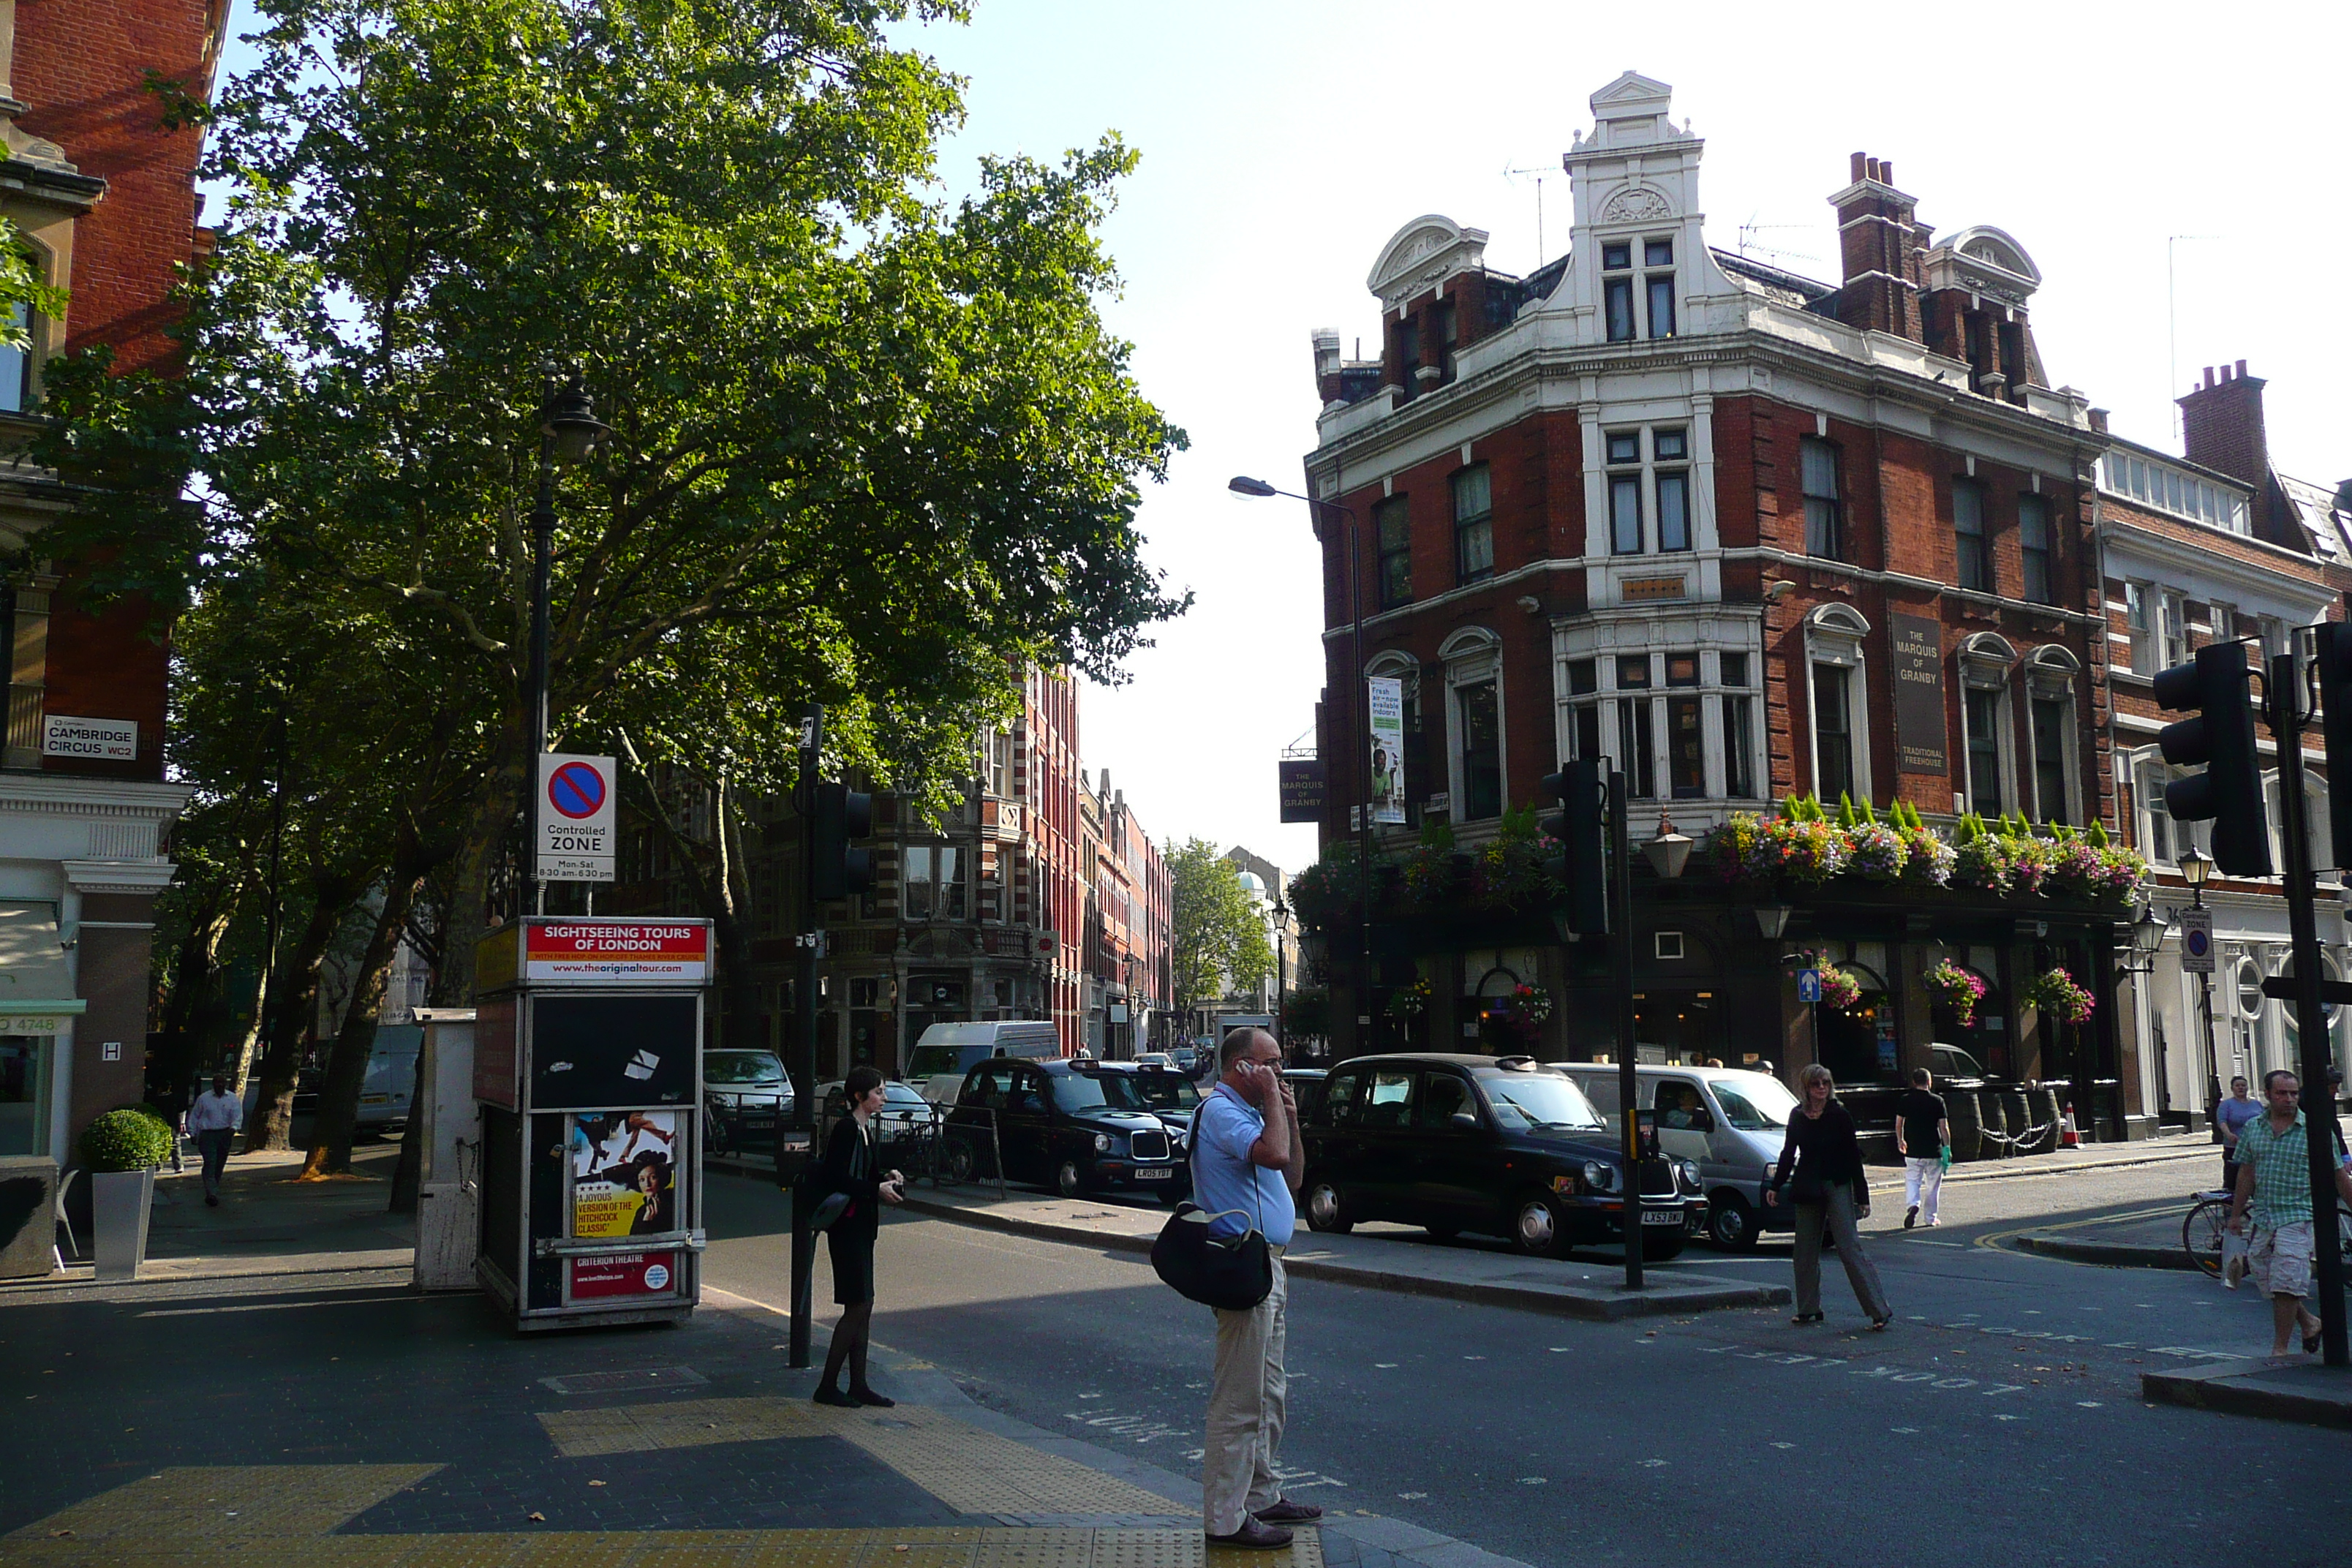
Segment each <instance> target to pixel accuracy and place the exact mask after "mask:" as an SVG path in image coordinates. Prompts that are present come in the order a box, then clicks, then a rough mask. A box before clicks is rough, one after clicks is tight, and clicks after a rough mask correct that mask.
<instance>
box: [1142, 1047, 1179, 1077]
mask: <svg viewBox="0 0 2352 1568" xmlns="http://www.w3.org/2000/svg"><path fill="white" fill-rule="evenodd" d="M1135 1065H1136V1066H1137V1067H1139V1068H1167V1069H1168V1070H1169V1071H1170V1072H1174V1071H1175V1070H1176V1058H1174V1057H1172V1056H1171V1055H1169V1054H1168V1053H1167V1052H1166V1051H1146V1052H1144V1053H1143V1054H1142V1055H1141V1056H1139V1057H1138V1058H1135Z"/></svg>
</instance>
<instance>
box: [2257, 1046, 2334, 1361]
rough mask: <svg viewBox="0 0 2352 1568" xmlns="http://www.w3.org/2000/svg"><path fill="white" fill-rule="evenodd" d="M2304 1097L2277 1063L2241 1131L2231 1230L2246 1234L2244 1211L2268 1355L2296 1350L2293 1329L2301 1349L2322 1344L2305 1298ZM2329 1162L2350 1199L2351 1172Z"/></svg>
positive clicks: (2307, 1157) (2308, 1230)
mask: <svg viewBox="0 0 2352 1568" xmlns="http://www.w3.org/2000/svg"><path fill="white" fill-rule="evenodd" d="M2302 1098H2303V1085H2302V1083H2301V1081H2300V1080H2298V1079H2296V1077H2295V1076H2294V1074H2293V1073H2291V1072H2288V1071H2286V1070H2285V1069H2284V1068H2280V1069H2278V1070H2276V1071H2273V1072H2268V1073H2265V1074H2263V1100H2265V1101H2266V1102H2267V1103H2268V1107H2269V1110H2270V1114H2269V1115H2267V1116H2263V1117H2258V1118H2256V1119H2255V1120H2254V1121H2249V1122H2247V1123H2246V1125H2245V1129H2244V1131H2241V1132H2240V1133H2239V1134H2238V1149H2237V1161H2238V1193H2237V1198H2236V1200H2235V1201H2234V1202H2233V1203H2231V1205H2230V1229H2231V1231H2232V1232H2234V1233H2236V1234H2238V1235H2243V1234H2245V1229H2246V1217H2247V1215H2249V1214H2250V1213H2251V1214H2252V1216H2253V1221H2254V1235H2253V1240H2252V1242H2251V1243H2250V1244H2249V1245H2248V1247H2247V1248H2246V1263H2247V1267H2248V1268H2250V1269H2252V1273H2253V1276H2254V1288H2255V1289H2258V1290H2260V1291H2261V1292H2262V1293H2263V1295H2265V1296H2268V1297H2269V1298H2270V1299H2271V1354H2272V1355H2273V1356H2284V1355H2290V1354H2293V1353H2294V1347H2293V1344H2292V1338H2291V1337H2292V1336H2293V1334H2294V1331H2296V1330H2298V1329H2300V1330H2301V1331H2302V1335H2303V1348H2304V1350H2305V1352H2306V1353H2308V1352H2312V1351H2315V1350H2317V1349H2318V1348H2319V1320H2318V1319H2317V1318H2315V1317H2313V1316H2312V1315H2311V1312H2310V1310H2309V1309H2307V1308H2306V1307H2305V1306H2304V1304H2303V1303H2304V1300H2305V1298H2306V1297H2308V1296H2309V1295H2310V1294H2311V1257H2312V1211H2311V1145H2310V1142H2309V1139H2308V1138H2307V1136H2306V1134H2305V1127H2304V1121H2303V1111H2302V1110H2301V1109H2300V1108H2299V1105H2298V1102H2299V1101H2300V1100H2302ZM2339 1154H2340V1150H2339ZM2328 1163H2329V1165H2330V1167H2331V1168H2332V1169H2333V1170H2334V1172H2335V1175H2336V1191H2337V1192H2339V1193H2341V1194H2344V1196H2345V1198H2346V1199H2347V1201H2352V1173H2347V1171H2346V1170H2345V1168H2344V1163H2343V1162H2342V1160H2341V1159H2340V1158H2339V1159H2336V1160H2331V1161H2329V1162H2328Z"/></svg>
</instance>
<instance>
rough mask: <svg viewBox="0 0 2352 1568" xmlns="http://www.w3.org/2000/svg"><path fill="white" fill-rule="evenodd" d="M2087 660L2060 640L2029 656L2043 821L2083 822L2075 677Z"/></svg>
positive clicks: (2038, 812)
mask: <svg viewBox="0 0 2352 1568" xmlns="http://www.w3.org/2000/svg"><path fill="white" fill-rule="evenodd" d="M2082 668H2083V667H2082V662H2081V661H2080V660H2079V659H2077V658H2075V657H2074V653H2073V652H2072V651H2071V650H2070V649H2068V648H2066V647H2063V646H2062V645H2060V644H2058V643H2043V644H2042V646H2041V647H2037V648H2035V649H2034V650H2033V652H2032V654H2030V655H2028V656H2027V658H2026V660H2025V700H2026V711H2027V724H2026V732H2027V736H2028V738H2029V739H2030V740H2031V741H2032V748H2033V815H2034V816H2037V817H2039V818H2040V819H2041V820H2042V821H2043V822H2066V823H2075V822H2080V821H2081V820H2082V819H2083V818H2082V806H2081V800H2082V793H2081V784H2080V778H2081V772H2080V762H2081V756H2080V753H2081V749H2082V747H2081V739H2080V737H2081V733H2082V730H2081V726H2079V725H2077V724H2076V723H2075V721H2074V678H2075V677H2076V676H2077V675H2078V674H2080V673H2081V671H2082Z"/></svg>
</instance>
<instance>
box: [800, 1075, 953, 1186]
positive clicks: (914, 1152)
mask: <svg viewBox="0 0 2352 1568" xmlns="http://www.w3.org/2000/svg"><path fill="white" fill-rule="evenodd" d="M816 1105H817V1113H816V1146H817V1148H818V1149H819V1150H823V1149H824V1145H825V1140H826V1139H828V1138H830V1137H831V1136H832V1135H833V1126H834V1123H835V1122H836V1121H840V1120H841V1119H842V1118H843V1117H845V1116H846V1115H848V1114H849V1097H848V1096H847V1095H846V1094H845V1093H844V1092H843V1089H842V1080H841V1079H834V1080H833V1081H832V1082H830V1083H824V1084H819V1085H818V1086H817V1100H816ZM944 1115H945V1113H944V1112H943V1111H942V1110H940V1108H939V1107H938V1106H936V1105H933V1104H932V1103H931V1102H930V1101H929V1100H926V1099H925V1098H924V1097H923V1093H922V1091H921V1090H920V1089H918V1088H916V1087H915V1085H913V1084H911V1083H900V1082H898V1081H895V1080H894V1081H891V1082H888V1083H885V1084H884V1085H883V1086H882V1109H881V1110H877V1111H876V1112H875V1113H874V1120H873V1121H871V1122H869V1123H868V1124H867V1128H868V1131H871V1132H872V1134H873V1137H874V1149H875V1153H876V1154H877V1157H879V1158H880V1160H881V1161H882V1163H883V1164H884V1165H885V1166H886V1167H887V1166H893V1165H895V1166H897V1167H898V1169H900V1170H901V1171H903V1172H904V1173H906V1174H907V1175H908V1176H909V1177H913V1176H916V1175H918V1174H921V1175H929V1174H930V1173H932V1171H931V1164H932V1162H931V1156H930V1149H929V1143H930V1141H931V1140H932V1139H933V1138H934V1137H936V1136H937V1135H938V1131H939V1127H940V1121H942V1119H943V1118H944Z"/></svg>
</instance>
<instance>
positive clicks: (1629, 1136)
mask: <svg viewBox="0 0 2352 1568" xmlns="http://www.w3.org/2000/svg"><path fill="white" fill-rule="evenodd" d="M1609 879H1610V884H1611V887H1612V890H1613V891H1614V892H1615V894H1616V897H1615V899H1614V900H1612V901H1613V902H1614V903H1615V904H1616V906H1617V908H1616V910H1615V916H1614V918H1613V919H1612V920H1611V921H1610V922H1609V926H1610V931H1609V956H1610V966H1611V968H1612V969H1613V970H1614V971H1615V972H1616V978H1617V1105H1618V1115H1619V1118H1620V1119H1621V1120H1622V1121H1623V1122H1624V1126H1625V1221H1624V1223H1625V1289H1628V1290H1639V1289H1641V1288H1642V1247H1643V1242H1642V1112H1641V1104H1640V1101H1641V1098H1642V1075H1641V1072H1640V1070H1639V1064H1637V1063H1636V1062H1635V1061H1634V1059H1633V1052H1634V1045H1633V1030H1634V1020H1633V842H1632V839H1631V837H1630V836H1628V834H1627V833H1626V831H1625V775H1624V774H1623V773H1617V772H1613V771H1612V773H1610V775H1609Z"/></svg>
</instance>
